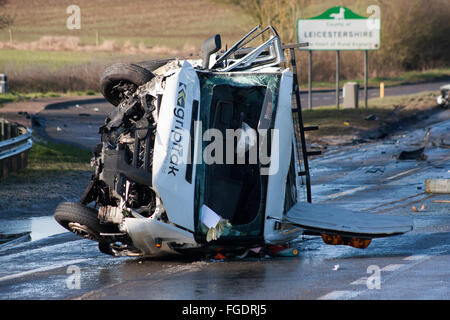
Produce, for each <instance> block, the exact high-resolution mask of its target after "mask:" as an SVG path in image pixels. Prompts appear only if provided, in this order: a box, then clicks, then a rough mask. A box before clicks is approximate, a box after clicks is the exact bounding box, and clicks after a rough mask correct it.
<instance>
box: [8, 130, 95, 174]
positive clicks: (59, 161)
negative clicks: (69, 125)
mask: <svg viewBox="0 0 450 320" xmlns="http://www.w3.org/2000/svg"><path fill="white" fill-rule="evenodd" d="M91 157H92V153H91V152H90V151H87V150H85V149H81V148H78V147H76V146H73V145H69V144H64V143H55V142H49V141H47V140H44V139H42V138H41V137H38V136H33V147H32V148H31V150H30V152H29V154H28V165H27V167H26V168H25V169H23V170H20V171H18V172H15V173H12V174H11V175H10V176H9V177H8V178H7V179H6V182H7V183H16V182H24V181H27V182H33V181H36V182H38V181H39V180H41V179H43V178H47V177H56V176H58V175H62V174H64V175H71V174H72V173H75V172H80V171H91V170H92V168H91V166H90V159H91Z"/></svg>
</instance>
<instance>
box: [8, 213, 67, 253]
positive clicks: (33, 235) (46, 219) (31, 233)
mask: <svg viewBox="0 0 450 320" xmlns="http://www.w3.org/2000/svg"><path fill="white" fill-rule="evenodd" d="M66 231H67V230H66V229H64V228H63V227H61V226H60V225H59V224H58V223H57V222H56V221H55V219H54V218H53V216H43V217H29V218H25V219H24V218H19V219H11V220H10V219H0V246H3V245H6V244H8V246H9V245H10V244H13V243H17V242H24V241H30V240H31V241H36V240H40V239H43V238H46V237H50V236H52V235H55V234H60V233H63V232H66Z"/></svg>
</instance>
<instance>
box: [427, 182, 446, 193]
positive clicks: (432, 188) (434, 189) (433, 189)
mask: <svg viewBox="0 0 450 320" xmlns="http://www.w3.org/2000/svg"><path fill="white" fill-rule="evenodd" d="M425 192H426V193H450V179H426V180H425Z"/></svg>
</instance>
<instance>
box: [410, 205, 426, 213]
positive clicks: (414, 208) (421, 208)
mask: <svg viewBox="0 0 450 320" xmlns="http://www.w3.org/2000/svg"><path fill="white" fill-rule="evenodd" d="M423 210H425V205H424V204H423V205H422V206H421V207H420V209H417V208H416V207H415V206H412V211H414V212H419V211H423Z"/></svg>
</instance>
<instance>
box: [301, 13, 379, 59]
mask: <svg viewBox="0 0 450 320" xmlns="http://www.w3.org/2000/svg"><path fill="white" fill-rule="evenodd" d="M298 42H299V43H301V42H308V43H309V46H308V47H307V48H305V49H306V50H377V49H379V48H380V19H379V18H372V17H369V18H365V17H362V16H359V15H357V14H355V13H354V12H352V11H351V10H350V9H347V8H345V7H334V8H331V9H328V10H327V11H325V12H324V13H322V14H321V15H319V16H317V17H314V18H310V19H299V20H298Z"/></svg>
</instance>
